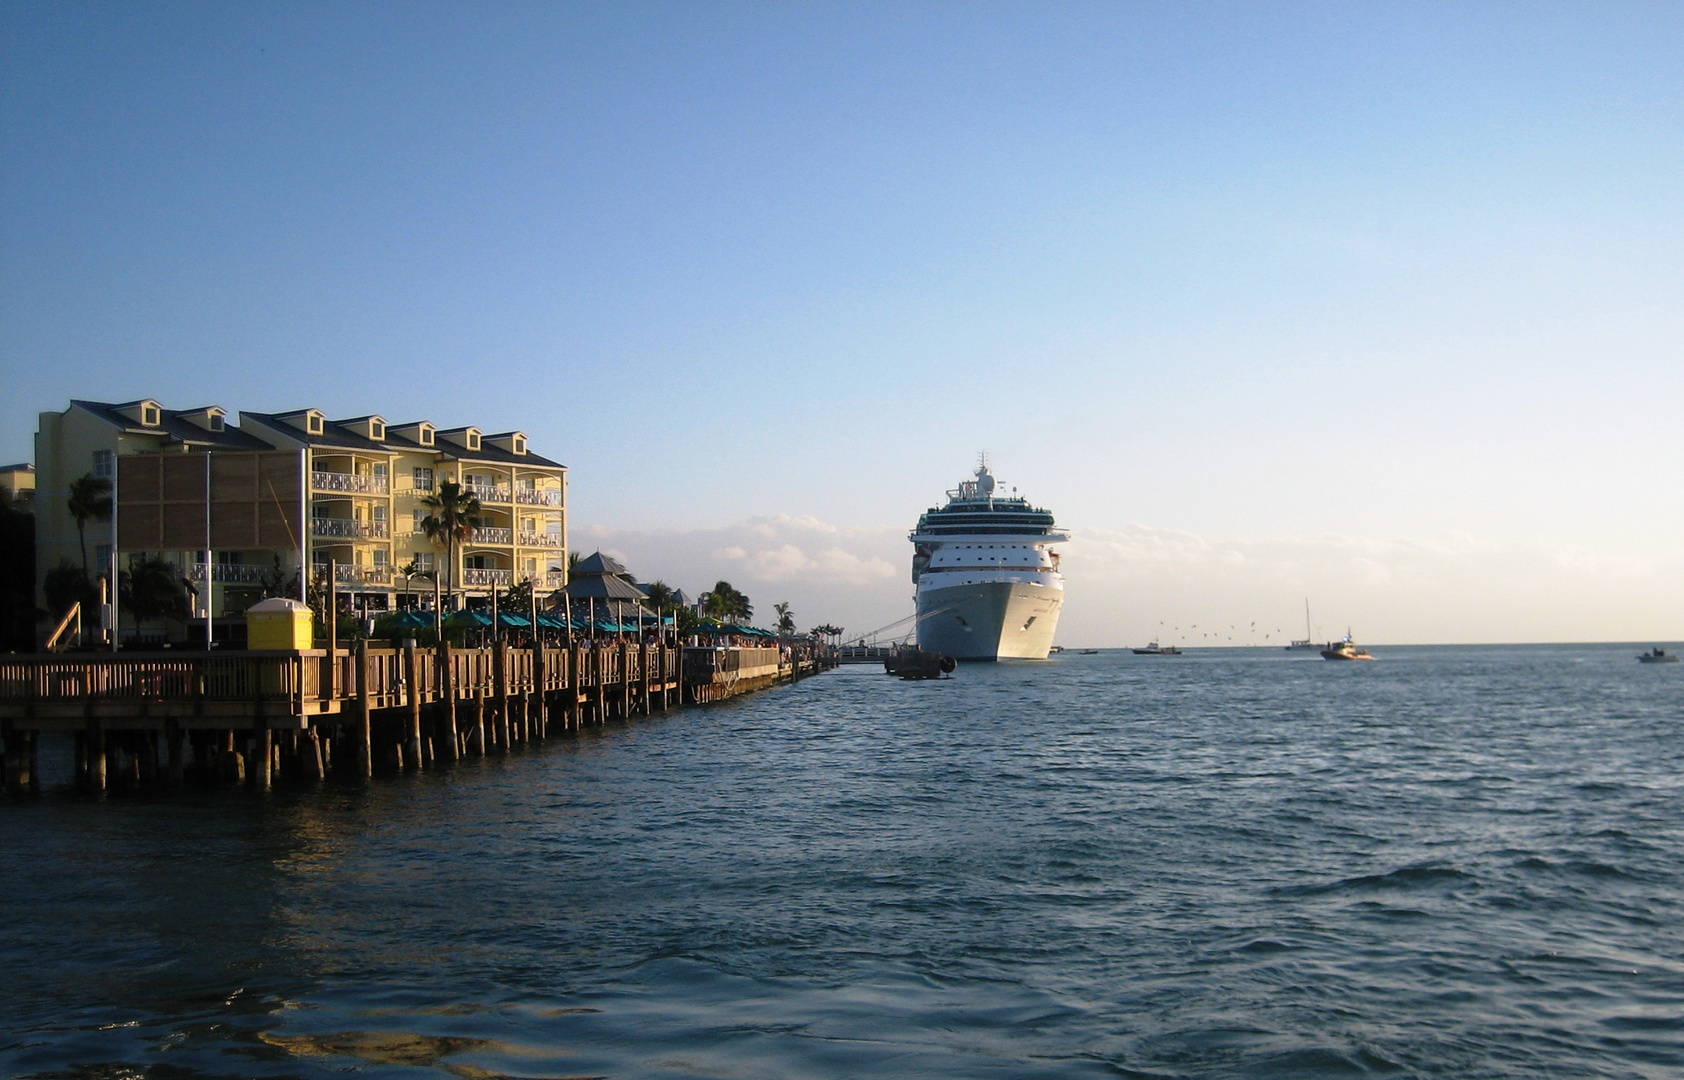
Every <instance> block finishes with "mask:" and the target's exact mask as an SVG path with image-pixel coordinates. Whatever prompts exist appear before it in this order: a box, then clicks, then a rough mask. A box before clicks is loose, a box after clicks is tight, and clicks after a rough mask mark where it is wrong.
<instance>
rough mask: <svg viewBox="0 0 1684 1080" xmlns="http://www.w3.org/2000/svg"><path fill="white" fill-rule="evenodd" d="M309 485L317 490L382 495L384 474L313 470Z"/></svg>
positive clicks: (383, 492) (384, 490) (384, 481)
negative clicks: (370, 474) (365, 474)
mask: <svg viewBox="0 0 1684 1080" xmlns="http://www.w3.org/2000/svg"><path fill="white" fill-rule="evenodd" d="M310 486H311V487H313V488H315V489H316V490H317V491H342V492H345V493H346V494H350V495H384V494H386V488H387V483H386V478H385V477H384V476H364V475H362V474H361V473H344V472H313V473H311V474H310Z"/></svg>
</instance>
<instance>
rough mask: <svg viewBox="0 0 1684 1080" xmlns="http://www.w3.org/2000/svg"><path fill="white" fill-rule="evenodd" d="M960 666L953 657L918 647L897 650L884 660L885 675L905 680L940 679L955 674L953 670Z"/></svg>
mask: <svg viewBox="0 0 1684 1080" xmlns="http://www.w3.org/2000/svg"><path fill="white" fill-rule="evenodd" d="M958 666H959V665H958V663H956V662H955V661H954V659H953V657H951V656H944V655H942V654H941V653H938V652H930V651H929V650H928V649H920V648H918V647H917V646H916V645H914V646H913V647H912V648H910V649H897V650H896V651H895V652H893V653H891V654H890V655H889V656H887V657H885V658H884V660H883V670H884V672H885V673H887V674H889V675H899V676H900V677H901V678H903V679H939V678H941V677H942V676H943V675H951V674H953V669H954V668H956V667H958Z"/></svg>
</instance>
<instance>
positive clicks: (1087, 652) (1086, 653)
mask: <svg viewBox="0 0 1684 1080" xmlns="http://www.w3.org/2000/svg"><path fill="white" fill-rule="evenodd" d="M1076 655H1077V656H1098V655H1099V650H1098V649H1083V650H1082V651H1081V652H1079V653H1077V654H1076Z"/></svg>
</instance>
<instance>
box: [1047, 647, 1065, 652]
mask: <svg viewBox="0 0 1684 1080" xmlns="http://www.w3.org/2000/svg"><path fill="white" fill-rule="evenodd" d="M1063 651H1064V646H1063V645H1054V646H1053V647H1052V648H1050V649H1048V650H1047V652H1049V653H1061V652H1063Z"/></svg>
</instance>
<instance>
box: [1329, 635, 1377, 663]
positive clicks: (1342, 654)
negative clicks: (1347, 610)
mask: <svg viewBox="0 0 1684 1080" xmlns="http://www.w3.org/2000/svg"><path fill="white" fill-rule="evenodd" d="M1321 656H1322V659H1323V660H1372V659H1374V657H1372V656H1370V655H1369V654H1368V650H1367V649H1364V648H1362V647H1361V646H1359V645H1357V643H1356V642H1354V641H1352V640H1351V632H1350V631H1349V630H1347V631H1345V640H1344V641H1339V642H1335V643H1333V644H1331V645H1329V646H1328V647H1327V648H1325V649H1323V650H1322V651H1321Z"/></svg>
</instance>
